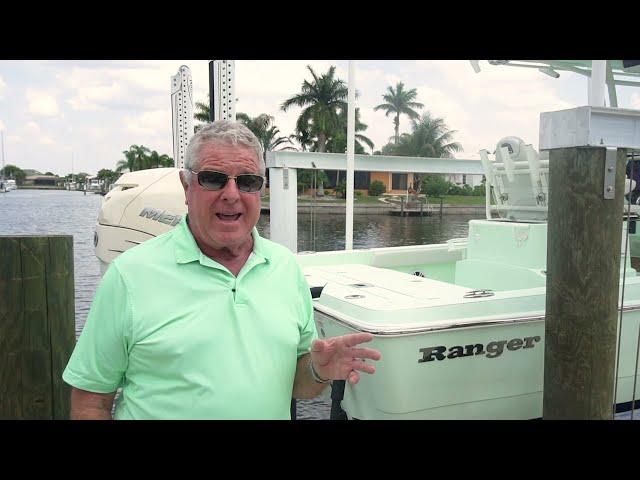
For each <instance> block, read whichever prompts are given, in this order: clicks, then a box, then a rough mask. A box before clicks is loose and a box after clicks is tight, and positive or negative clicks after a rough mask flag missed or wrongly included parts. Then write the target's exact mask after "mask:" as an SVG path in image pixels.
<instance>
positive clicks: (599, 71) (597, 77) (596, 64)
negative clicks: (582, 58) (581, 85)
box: [589, 60, 607, 107]
mask: <svg viewBox="0 0 640 480" xmlns="http://www.w3.org/2000/svg"><path fill="white" fill-rule="evenodd" d="M606 78H607V61H606V60H591V81H590V84H589V105H590V106H592V107H604V91H605V86H606Z"/></svg>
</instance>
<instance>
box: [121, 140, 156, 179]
mask: <svg viewBox="0 0 640 480" xmlns="http://www.w3.org/2000/svg"><path fill="white" fill-rule="evenodd" d="M148 153H149V149H148V148H147V147H145V146H144V145H131V146H130V147H129V150H124V151H123V152H122V154H123V155H124V158H125V159H124V160H120V161H119V162H118V164H117V165H116V172H119V173H120V172H122V171H123V170H124V169H128V170H129V171H130V172H134V171H136V170H145V169H147V168H150V167H151V163H150V160H149V156H148V155H147V154H148Z"/></svg>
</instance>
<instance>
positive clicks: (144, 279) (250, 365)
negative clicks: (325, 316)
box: [62, 216, 317, 419]
mask: <svg viewBox="0 0 640 480" xmlns="http://www.w3.org/2000/svg"><path fill="white" fill-rule="evenodd" d="M253 238H254V247H253V254H252V255H251V256H250V257H249V259H248V260H247V263H246V264H245V265H244V267H243V268H242V270H241V271H240V273H239V274H238V276H237V277H235V276H234V275H233V274H232V273H231V272H230V271H229V270H228V269H227V268H226V267H224V266H222V265H221V264H219V263H217V262H215V261H214V260H211V259H210V258H209V257H207V256H205V255H204V254H203V253H202V252H201V251H200V249H199V248H198V246H197V244H196V242H195V240H194V238H193V235H192V234H191V231H190V230H189V227H188V226H187V224H186V216H185V218H183V220H182V221H181V222H180V223H179V224H178V225H177V226H176V227H175V228H174V229H173V230H171V231H170V232H167V233H165V234H163V235H160V236H158V237H156V238H154V239H152V240H149V241H147V242H145V243H143V244H141V245H138V246H136V247H134V248H132V249H130V250H128V251H127V252H125V253H123V254H122V255H120V256H119V257H118V258H117V259H116V260H114V261H113V262H112V263H111V265H110V266H109V269H108V270H107V272H106V273H105V275H104V277H103V279H102V281H101V283H100V285H99V287H98V290H97V292H96V295H95V298H94V300H93V304H92V306H91V310H90V312H89V315H88V317H87V322H86V324H85V327H84V330H83V331H82V334H81V336H80V338H79V339H78V343H77V344H76V347H75V350H74V351H73V354H72V356H71V359H70V360H69V363H68V365H67V368H66V369H65V371H64V373H63V375H62V378H63V379H64V381H65V382H67V383H69V384H70V385H73V386H74V387H76V388H80V389H82V390H88V391H90V392H98V393H109V392H114V391H116V389H117V388H118V387H122V394H121V396H120V397H119V399H118V402H117V406H116V411H115V418H116V419H289V418H290V404H291V395H292V389H293V379H294V376H295V371H296V361H297V359H298V357H299V356H301V355H303V354H305V353H307V351H308V349H309V347H310V345H311V342H312V341H313V339H315V338H316V337H317V333H316V329H315V324H314V321H313V307H312V300H311V294H310V292H309V287H308V284H307V282H306V281H305V279H304V276H303V274H302V272H301V270H300V268H299V266H298V264H297V262H296V260H295V257H294V255H293V254H292V253H291V252H290V251H289V250H287V249H286V248H285V247H283V246H281V245H279V244H277V243H274V242H271V241H269V240H267V239H264V238H262V237H260V235H259V234H258V231H257V230H256V229H255V228H254V230H253Z"/></svg>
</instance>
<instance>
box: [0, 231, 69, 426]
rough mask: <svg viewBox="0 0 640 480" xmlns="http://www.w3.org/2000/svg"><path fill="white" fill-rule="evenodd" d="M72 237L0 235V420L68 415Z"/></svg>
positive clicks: (52, 417) (56, 417)
mask: <svg viewBox="0 0 640 480" xmlns="http://www.w3.org/2000/svg"><path fill="white" fill-rule="evenodd" d="M74 315H75V307H74V283H73V238H72V237H71V236H67V235H64V236H63V235H52V236H44V237H43V236H0V419H13V420H17V419H30V420H31V419H33V420H36V419H67V418H69V407H70V405H69V400H70V399H69V387H68V385H66V384H65V383H64V382H63V381H62V371H63V370H64V368H65V366H66V364H67V361H68V360H69V357H70V356H71V352H72V351H73V347H74V345H75V318H74Z"/></svg>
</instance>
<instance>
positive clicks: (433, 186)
mask: <svg viewBox="0 0 640 480" xmlns="http://www.w3.org/2000/svg"><path fill="white" fill-rule="evenodd" d="M451 185H452V183H451V182H447V181H446V180H445V179H444V178H442V177H441V176H440V175H424V176H423V177H422V182H421V185H420V193H425V194H426V195H427V196H429V197H441V196H442V195H446V194H447V192H448V191H449V187H451Z"/></svg>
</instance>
